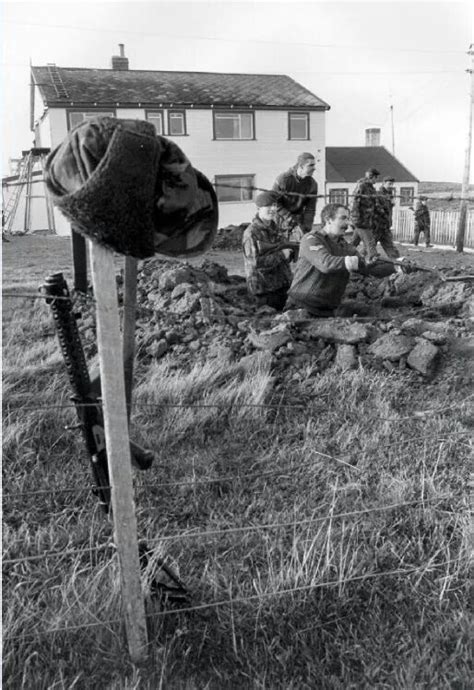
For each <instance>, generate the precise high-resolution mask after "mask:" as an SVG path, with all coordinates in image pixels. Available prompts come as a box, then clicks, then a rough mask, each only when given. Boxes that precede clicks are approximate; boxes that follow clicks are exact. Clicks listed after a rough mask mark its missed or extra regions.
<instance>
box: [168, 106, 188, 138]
mask: <svg viewBox="0 0 474 690" xmlns="http://www.w3.org/2000/svg"><path fill="white" fill-rule="evenodd" d="M168 134H169V136H170V137H178V136H184V135H185V134H186V113H185V111H184V110H169V111H168Z"/></svg>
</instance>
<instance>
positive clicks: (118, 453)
mask: <svg viewBox="0 0 474 690" xmlns="http://www.w3.org/2000/svg"><path fill="white" fill-rule="evenodd" d="M89 250H90V255H89V256H90V264H91V273H92V282H93V286H94V296H95V299H96V305H97V307H96V309H97V344H98V354H99V365H100V376H101V385H102V400H103V410H104V431H105V442H106V446H107V458H108V467H109V477H110V485H111V490H112V491H111V493H112V516H113V522H114V539H115V545H116V547H117V552H118V557H119V563H120V575H121V583H122V601H123V607H124V614H125V626H126V632H127V640H128V648H129V652H130V657H131V659H132V661H133V662H139V661H142V660H143V659H144V658H145V657H146V646H147V630H146V620H145V605H144V600H143V593H142V586H141V577H140V563H139V552H138V541H137V522H136V516H135V503H134V498H133V484H132V468H131V456H130V441H129V435H128V419H127V406H126V400H125V383H124V369H123V361H122V347H121V345H122V339H121V334H120V322H119V312H118V300H117V290H116V283H115V268H114V259H113V252H112V251H110V250H108V249H105V248H104V247H103V246H101V245H100V244H97V243H94V242H91V241H89ZM132 361H133V360H132Z"/></svg>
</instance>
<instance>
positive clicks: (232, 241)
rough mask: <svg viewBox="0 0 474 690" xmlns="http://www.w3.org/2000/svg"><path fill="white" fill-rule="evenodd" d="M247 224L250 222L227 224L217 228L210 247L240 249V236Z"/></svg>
mask: <svg viewBox="0 0 474 690" xmlns="http://www.w3.org/2000/svg"><path fill="white" fill-rule="evenodd" d="M249 225H250V223H240V225H227V226H226V227H225V228H219V230H218V231H217V235H216V237H215V239H214V242H213V245H212V248H213V249H225V250H227V251H228V250H235V251H240V250H241V249H242V236H243V234H244V231H245V228H246V227H248V226H249Z"/></svg>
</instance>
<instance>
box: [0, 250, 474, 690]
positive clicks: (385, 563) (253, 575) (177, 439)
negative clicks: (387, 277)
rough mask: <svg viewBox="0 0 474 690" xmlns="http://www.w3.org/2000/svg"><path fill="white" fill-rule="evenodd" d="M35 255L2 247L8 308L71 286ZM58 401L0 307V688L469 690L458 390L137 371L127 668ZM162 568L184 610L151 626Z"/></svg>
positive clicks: (110, 574) (22, 307)
mask: <svg viewBox="0 0 474 690" xmlns="http://www.w3.org/2000/svg"><path fill="white" fill-rule="evenodd" d="M37 239H38V245H37V246H36V245H35V243H32V242H29V240H28V245H26V244H25V245H24V247H25V251H24V252H23V254H22V255H21V254H20V252H19V251H11V252H10V249H14V247H11V248H10V247H9V246H8V245H6V244H5V245H4V247H3V277H4V286H5V287H6V288H8V289H9V290H10V291H11V292H17V293H19V292H20V291H21V290H24V289H25V290H26V288H28V291H31V290H33V289H36V288H37V286H38V284H39V283H40V282H41V281H42V280H43V279H44V277H45V276H46V275H48V274H49V273H51V272H53V271H57V270H62V271H63V272H64V273H65V274H66V276H67V277H70V263H71V261H70V254H69V251H70V250H69V242H68V241H67V240H63V239H62V238H48V239H47V240H46V241H45V238H37ZM23 240H26V238H18V239H16V240H15V242H16V243H17V246H18V247H20V245H21V243H22V242H23ZM26 247H28V250H27V251H26ZM7 301H8V306H7V308H5V306H6V303H7ZM79 327H80V328H82V326H81V325H80V322H79ZM441 373H442V372H441ZM70 394H71V391H70V388H69V383H68V381H67V378H66V373H65V366H64V362H63V359H62V356H61V353H60V350H59V345H58V342H57V336H56V333H55V329H54V324H53V320H52V317H51V312H50V311H49V308H48V307H47V306H46V305H44V304H43V303H42V302H41V301H40V300H34V301H33V300H31V299H28V298H20V297H16V298H15V299H13V298H12V299H10V300H7V299H5V300H4V313H3V490H4V494H3V519H4V522H3V558H4V563H3V569H4V571H3V576H4V579H3V625H4V631H3V674H4V675H3V686H4V687H5V688H9V689H11V690H17V689H19V688H25V689H29V688H31V689H34V690H38V689H41V690H43V689H44V690H46V689H50V688H51V689H52V688H77V689H79V688H84V689H86V688H87V689H89V688H114V689H115V688H120V689H124V690H125V689H127V690H128V689H130V690H131V689H132V688H140V689H142V688H143V689H150V690H152V689H156V688H166V689H176V690H178V689H186V690H194V689H201V688H202V689H204V688H206V689H209V690H214V689H215V690H221V689H223V688H231V689H233V688H235V689H240V688H249V689H250V688H252V689H253V688H259V689H263V688H265V689H273V688H282V689H285V690H287V689H294V690H300V689H308V690H309V689H313V688H318V689H319V688H323V689H325V688H328V689H332V688H334V689H341V690H343V689H344V690H345V689H346V688H407V689H410V690H412V689H414V688H450V689H451V688H455V689H459V690H463V689H467V688H469V687H471V669H470V665H469V664H470V656H469V631H468V627H469V613H468V610H467V608H468V607H467V602H468V596H469V577H468V562H467V559H468V556H469V500H468V490H467V486H468V479H469V459H470V455H471V451H472V445H470V442H469V439H470V432H472V415H471V416H470V415H469V412H470V410H471V411H472V404H471V402H472V398H471V399H469V395H472V387H470V386H468V383H466V382H465V381H463V379H462V377H457V378H456V379H450V378H449V377H446V376H442V375H441V376H440V378H439V379H435V380H434V381H433V382H431V383H429V384H428V383H420V382H414V383H413V384H412V385H410V386H407V380H406V379H405V378H403V377H399V376H398V375H397V373H393V374H388V373H379V372H374V371H368V370H365V369H364V368H362V367H361V368H359V369H357V370H355V371H352V372H349V373H345V374H344V375H341V374H340V373H337V372H336V371H335V370H334V369H328V370H327V371H326V372H324V373H322V374H316V373H315V372H314V371H313V370H312V369H311V367H310V366H307V367H306V368H305V369H304V370H302V371H301V372H300V376H299V378H298V380H297V381H296V380H295V382H294V385H292V386H291V387H288V389H287V390H285V391H283V393H282V392H281V391H279V393H278V395H276V393H275V392H274V388H273V385H272V372H271V370H269V368H268V365H264V364H258V363H255V364H254V365H253V367H252V368H250V369H249V370H245V371H244V370H242V367H240V366H239V365H238V363H235V364H229V363H228V362H226V361H222V362H219V361H217V362H216V360H213V362H212V363H211V362H209V364H206V365H204V366H201V367H197V366H195V367H193V366H189V367H187V368H186V370H184V369H182V370H180V369H178V370H176V369H175V368H173V367H172V366H170V364H169V363H168V362H165V361H157V362H155V363H154V364H152V365H149V366H146V367H145V366H144V365H143V364H138V366H137V371H136V387H135V391H134V399H135V404H134V410H133V414H132V432H133V433H132V435H133V437H134V438H135V439H136V440H137V441H139V442H140V443H142V444H143V445H146V446H147V447H149V448H152V449H153V450H154V452H155V460H154V463H153V466H152V468H151V469H150V470H148V471H146V472H141V473H139V472H137V473H136V475H135V478H134V482H135V487H136V508H137V518H138V530H139V536H140V537H143V538H146V539H147V542H148V544H149V546H150V548H151V550H152V558H151V560H150V563H149V566H148V569H147V572H146V573H144V578H143V585H144V591H145V594H146V608H147V614H148V626H149V629H148V633H149V641H150V645H149V654H148V660H147V662H146V663H145V664H143V665H142V666H140V667H135V666H133V665H132V664H131V663H130V662H129V660H128V657H127V652H126V641H125V636H124V630H123V624H122V619H123V616H122V611H121V600H120V582H119V572H118V563H117V558H116V555H115V554H114V552H113V549H112V550H111V549H110V548H102V547H104V546H107V545H108V544H109V543H110V541H111V539H112V525H111V523H110V522H109V520H108V519H107V518H106V517H104V515H103V514H102V513H101V511H100V508H99V506H98V503H97V499H96V498H95V496H94V495H93V493H92V491H91V490H90V487H91V483H92V482H91V474H90V468H89V465H88V459H87V457H86V455H85V452H84V448H83V443H82V439H81V436H80V432H79V431H78V430H77V429H76V430H75V429H72V430H71V429H69V430H68V427H74V426H75V425H76V417H75V412H74V409H73V408H71V406H70V400H69V396H70ZM425 411H428V412H427V413H426V414H423V412H425ZM164 537H173V538H167V539H164ZM96 547H97V548H96ZM50 552H51V553H50ZM53 552H54V553H53ZM46 553H49V554H50V555H49V556H48V557H45V554H46ZM162 558H164V559H166V561H167V562H168V563H169V564H170V565H171V566H172V567H173V568H174V569H175V570H176V571H177V572H178V573H179V576H180V578H181V579H182V580H183V582H184V583H185V585H186V587H187V588H188V590H189V593H190V603H189V606H190V608H192V609H194V610H192V611H187V612H185V611H178V610H174V611H173V612H171V613H167V615H163V608H161V607H160V604H159V602H158V601H157V599H156V598H154V597H153V596H152V595H151V593H150V584H151V581H152V579H153V575H154V572H155V571H156V570H159V560H160V559H162Z"/></svg>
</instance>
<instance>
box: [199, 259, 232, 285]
mask: <svg viewBox="0 0 474 690" xmlns="http://www.w3.org/2000/svg"><path fill="white" fill-rule="evenodd" d="M201 271H204V273H205V274H206V275H207V277H208V278H209V279H210V280H212V282H213V283H227V282H229V273H228V271H227V268H226V267H225V266H221V264H216V263H215V262H214V261H209V259H204V261H203V262H202V264H201Z"/></svg>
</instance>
